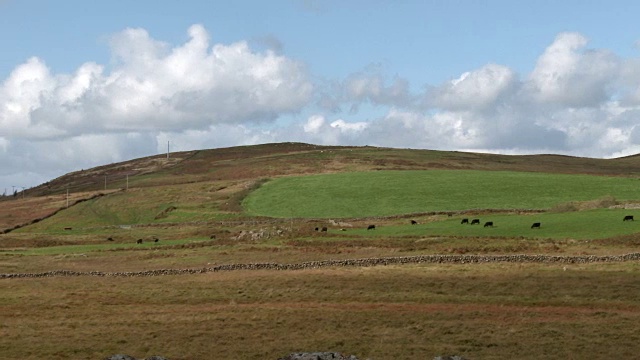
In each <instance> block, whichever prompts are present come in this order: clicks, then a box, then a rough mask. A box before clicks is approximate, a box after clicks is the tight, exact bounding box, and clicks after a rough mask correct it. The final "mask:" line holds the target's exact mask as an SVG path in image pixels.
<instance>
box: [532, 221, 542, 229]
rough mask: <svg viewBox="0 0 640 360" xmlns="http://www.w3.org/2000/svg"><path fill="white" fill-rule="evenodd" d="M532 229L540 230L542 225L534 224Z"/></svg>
mask: <svg viewBox="0 0 640 360" xmlns="http://www.w3.org/2000/svg"><path fill="white" fill-rule="evenodd" d="M531 228H532V229H540V223H539V222H538V223H533V225H531Z"/></svg>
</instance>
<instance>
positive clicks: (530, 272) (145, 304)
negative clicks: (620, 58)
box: [0, 143, 640, 359]
mask: <svg viewBox="0 0 640 360" xmlns="http://www.w3.org/2000/svg"><path fill="white" fill-rule="evenodd" d="M296 175H308V176H296ZM639 178H640V157H638V156H630V157H625V158H620V159H610V160H604V159H589V158H577V157H569V156H558V155H530V156H505V155H495V154H477V153H464V152H447V151H432V150H412V149H389V148H376V147H337V146H316V145H309V144H299V143H284V144H265V145H256V146H241V147H232V148H225V149H210V150H200V151H189V152H180V153H172V154H170V156H169V159H167V157H166V155H158V156H153V157H147V158H142V159H134V160H130V161H126V162H122V163H117V164H109V165H104V166H100V167H96V168H92V169H83V170H80V171H76V172H73V173H69V174H66V175H64V176H61V177H59V178H57V179H54V180H52V181H50V182H48V183H46V184H42V185H40V186H38V187H35V188H33V189H28V190H27V191H26V193H23V194H20V196H17V197H13V196H12V197H6V198H4V199H2V201H0V205H2V206H0V287H2V288H1V289H0V294H2V296H0V304H2V308H3V315H4V316H3V317H1V319H0V320H1V321H2V323H3V324H6V326H4V327H3V328H2V330H3V331H4V334H3V335H4V336H3V337H2V339H4V342H2V340H0V348H2V349H3V350H4V351H3V355H5V354H9V355H8V356H6V355H5V358H11V359H30V358H33V359H44V358H46V359H67V358H70V355H69V354H73V355H71V357H73V358H86V359H104V358H105V356H108V355H109V354H141V355H142V354H145V355H144V356H151V355H152V354H163V356H167V358H169V359H208V358H211V357H212V356H213V357H216V358H221V359H237V358H242V359H277V358H280V357H281V356H282V355H284V354H289V353H292V352H295V351H302V350H304V351H306V350H311V351H323V350H327V351H342V352H343V353H354V354H361V355H362V356H364V357H366V358H371V359H431V358H434V356H435V355H436V354H460V355H461V356H464V357H465V358H468V359H502V358H514V357H516V358H523V359H540V358H590V359H591V358H598V359H599V358H602V359H605V358H610V357H611V354H616V355H618V357H621V358H633V357H634V355H635V354H637V353H638V351H640V349H639V348H640V345H638V344H640V343H639V342H638V341H637V336H636V333H637V324H638V321H639V320H640V305H639V304H640V299H639V298H638V294H639V293H640V292H639V291H640V288H638V284H639V282H638V281H637V279H638V269H639V266H638V264H639V262H638V261H639V260H638V259H640V253H638V249H639V248H640V222H638V221H637V220H639V219H640V206H639V205H640V191H638V189H637V184H640V183H639V182H638V179H639ZM67 194H68V195H67ZM23 195H24V196H23ZM634 216H635V220H634ZM473 224H477V225H473ZM636 290H638V291H636ZM300 329H305V331H300ZM345 329H347V330H348V331H344V330H345ZM352 330H353V331H352ZM212 354H214V355H212ZM239 354H240V355H239ZM147 358H149V359H150V357H147ZM154 358H155V357H154Z"/></svg>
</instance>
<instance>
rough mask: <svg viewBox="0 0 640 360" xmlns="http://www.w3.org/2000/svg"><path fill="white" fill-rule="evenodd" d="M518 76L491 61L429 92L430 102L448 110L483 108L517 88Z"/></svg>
mask: <svg viewBox="0 0 640 360" xmlns="http://www.w3.org/2000/svg"><path fill="white" fill-rule="evenodd" d="M517 85H518V84H517V78H516V75H515V74H514V73H513V71H511V69H509V68H507V67H506V66H502V65H496V64H488V65H485V66H483V67H482V68H481V69H478V70H476V71H472V72H465V73H464V74H462V75H461V76H460V77H459V78H457V79H454V80H452V81H450V82H448V83H445V84H443V85H441V86H439V87H437V88H434V89H432V90H431V91H429V92H428V93H427V96H428V99H427V102H428V104H429V105H430V106H433V107H437V108H442V109H447V110H473V109H477V110H483V109H486V108H490V107H494V106H496V105H497V102H498V101H499V100H500V98H501V97H503V96H509V95H511V94H513V93H514V92H515V90H517V88H516V86H517Z"/></svg>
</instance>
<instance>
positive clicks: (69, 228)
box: [64, 227, 73, 230]
mask: <svg viewBox="0 0 640 360" xmlns="http://www.w3.org/2000/svg"><path fill="white" fill-rule="evenodd" d="M64 229H65V230H73V228H72V227H66V228H64Z"/></svg>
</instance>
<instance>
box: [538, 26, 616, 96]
mask: <svg viewBox="0 0 640 360" xmlns="http://www.w3.org/2000/svg"><path fill="white" fill-rule="evenodd" d="M586 44H587V39H586V38H585V37H584V36H582V35H581V34H578V33H561V34H559V35H558V36H557V37H556V39H555V41H554V42H553V43H552V44H551V45H550V46H549V47H547V49H546V50H545V52H544V53H543V54H542V56H540V58H539V59H538V62H537V64H536V67H535V69H534V70H533V72H532V73H531V76H530V78H529V85H530V86H531V91H532V93H531V95H532V96H535V97H536V98H537V100H538V101H540V102H543V103H554V104H558V105H562V106H570V107H585V106H596V107H597V106H599V105H600V104H602V103H603V102H606V101H607V100H608V99H609V96H610V89H609V86H610V85H612V83H613V82H614V81H615V80H616V78H617V76H618V72H619V70H620V64H619V63H618V59H617V58H616V57H615V56H614V55H613V54H611V53H610V52H608V51H605V50H584V51H581V50H583V49H584V47H585V46H586Z"/></svg>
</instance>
